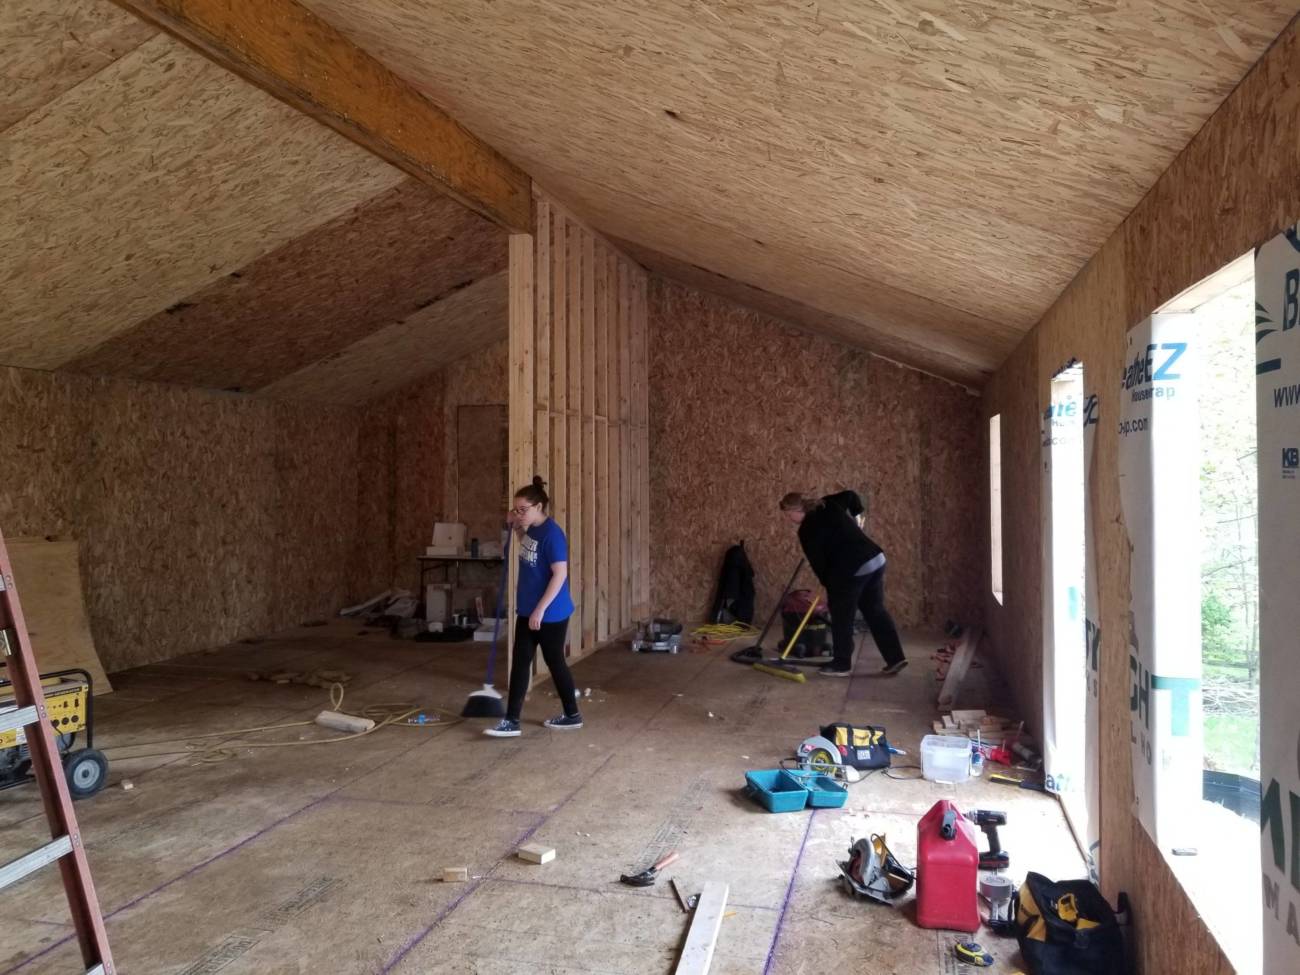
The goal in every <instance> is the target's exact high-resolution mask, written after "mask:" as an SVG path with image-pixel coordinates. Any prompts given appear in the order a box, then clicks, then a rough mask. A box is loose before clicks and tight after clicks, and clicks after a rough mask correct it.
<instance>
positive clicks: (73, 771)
mask: <svg viewBox="0 0 1300 975" xmlns="http://www.w3.org/2000/svg"><path fill="white" fill-rule="evenodd" d="M63 774H64V775H66V776H67V778H68V791H69V792H70V793H72V798H74V799H85V798H87V797H88V796H93V795H94V794H95V793H96V792H98V791H99V790H100V789H102V788H104V783H105V782H106V781H108V759H107V758H105V757H104V753H103V752H101V751H98V750H96V749H94V748H83V749H82V750H81V751H79V752H73V753H72V754H71V755H69V756H68V757H67V758H66V759H65V760H64V762H63Z"/></svg>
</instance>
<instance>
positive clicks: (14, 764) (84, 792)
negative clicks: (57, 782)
mask: <svg viewBox="0 0 1300 975" xmlns="http://www.w3.org/2000/svg"><path fill="white" fill-rule="evenodd" d="M41 689H42V691H43V692H44V694H45V710H46V714H47V715H48V716H49V719H50V724H51V725H52V726H53V728H54V741H55V744H56V745H57V746H58V749H59V754H60V755H61V756H62V757H63V772H64V774H65V775H66V776H67V778H68V791H69V792H70V793H71V794H72V798H74V799H84V798H86V797H87V796H93V795H94V794H95V793H96V792H98V791H99V790H100V789H102V788H103V787H104V783H105V782H106V781H107V780H108V759H106V758H105V757H104V754H103V752H99V751H96V750H95V748H94V744H95V739H94V729H95V721H94V707H93V701H94V688H93V682H92V681H91V677H90V674H88V673H87V672H86V671H84V670H58V671H55V672H54V673H51V674H42V675H41ZM16 710H18V702H17V701H16V700H15V699H14V691H13V686H12V683H11V682H10V681H8V680H5V679H4V678H3V677H0V714H4V713H5V712H6V711H16ZM82 732H85V747H84V748H75V749H74V746H75V745H76V744H77V736H78V735H80V734H81V733H82ZM30 781H32V756H31V753H30V752H29V751H28V750H27V735H26V732H25V730H24V729H22V728H18V729H16V730H14V731H0V789H8V788H11V787H13V786H16V785H22V784H24V783H26V782H30Z"/></svg>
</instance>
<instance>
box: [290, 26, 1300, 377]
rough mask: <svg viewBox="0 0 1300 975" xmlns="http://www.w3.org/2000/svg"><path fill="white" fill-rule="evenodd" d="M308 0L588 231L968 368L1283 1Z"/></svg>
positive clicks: (1023, 318) (1025, 308)
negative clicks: (515, 165) (580, 217)
mask: <svg viewBox="0 0 1300 975" xmlns="http://www.w3.org/2000/svg"><path fill="white" fill-rule="evenodd" d="M306 2H307V4H308V5H309V6H310V7H312V8H313V9H314V10H315V11H316V12H318V13H320V14H321V15H322V16H324V17H325V18H326V19H328V20H330V21H331V22H333V23H334V24H336V25H338V26H339V27H341V28H342V29H344V30H346V31H347V32H349V33H350V34H351V35H352V36H353V38H354V39H355V40H357V41H358V43H360V44H361V45H362V46H363V47H365V48H367V49H368V50H370V51H371V52H372V53H374V54H375V55H377V56H378V57H380V58H381V59H383V60H385V61H386V62H387V63H388V64H389V65H390V66H391V67H393V68H394V69H395V70H396V71H397V72H398V73H399V74H401V75H403V76H404V77H406V78H408V79H409V80H411V81H413V82H414V83H416V84H418V85H420V86H421V87H422V88H423V89H424V90H425V91H426V92H427V93H428V94H429V95H430V96H432V97H433V98H434V99H435V100H436V101H438V102H440V103H441V104H443V105H444V106H445V107H446V108H448V109H449V110H450V111H451V112H452V114H453V115H455V116H457V117H458V118H459V119H460V120H461V121H462V122H463V123H465V124H466V125H467V126H468V127H469V128H470V129H471V130H473V131H475V132H476V133H478V134H479V135H481V136H483V137H484V138H486V139H487V140H488V141H489V142H491V143H493V144H494V145H495V146H497V147H498V148H499V149H501V150H502V151H503V152H505V153H506V155H508V156H510V157H512V158H513V159H514V160H516V161H517V162H519V163H520V164H522V165H523V166H524V168H526V169H528V170H529V171H530V172H531V173H532V174H533V175H534V176H535V177H536V178H537V179H539V180H540V181H541V182H542V183H543V184H544V185H546V186H547V187H548V188H549V189H551V190H552V191H553V192H555V193H556V194H558V195H559V196H560V197H561V198H563V199H565V200H566V201H567V202H569V203H571V204H572V205H573V206H575V207H576V208H577V209H579V210H580V212H582V213H584V215H586V216H587V217H588V218H590V219H592V220H593V221H594V222H595V223H596V224H597V225H598V226H599V227H600V228H601V229H602V230H604V231H606V232H607V233H610V234H612V235H614V236H617V237H621V238H626V239H628V240H630V241H634V242H636V243H637V244H639V245H641V246H642V247H645V248H648V249H649V250H651V251H653V252H657V253H660V254H663V255H665V256H666V257H667V258H668V259H669V260H672V261H677V262H682V263H684V264H685V265H695V266H697V267H699V268H703V269H705V270H707V271H709V272H712V273H714V274H716V275H721V276H723V277H725V278H729V279H732V280H734V281H735V282H738V283H740V284H742V285H748V286H753V287H756V288H759V289H762V290H765V291H768V292H772V293H774V294H776V295H780V296H784V297H785V298H788V299H794V300H796V301H798V302H799V303H801V304H803V305H807V306H810V307H811V308H813V309H815V310H819V311H821V312H825V313H829V314H832V315H834V316H836V317H837V318H840V319H844V320H847V321H849V322H853V321H859V322H861V323H862V324H863V326H864V328H863V331H862V340H863V341H864V344H865V343H866V342H867V341H868V340H869V339H871V338H872V337H873V336H878V335H880V334H882V333H884V334H888V335H890V336H891V337H892V338H893V339H896V340H899V341H906V342H908V343H912V344H916V345H920V346H924V347H927V348H931V349H934V350H936V351H937V352H938V353H939V354H941V355H943V356H947V357H952V358H954V359H956V360H958V361H959V362H960V363H962V364H963V368H964V370H965V371H966V372H967V373H970V374H974V375H979V374H983V373H986V372H987V371H989V370H990V369H991V368H993V367H994V366H996V365H997V364H998V363H999V362H1000V361H1001V360H1002V358H1003V357H1004V356H1005V355H1006V354H1007V352H1008V351H1009V350H1010V348H1011V347H1012V346H1013V345H1014V343H1015V342H1016V340H1017V338H1018V336H1019V335H1021V334H1023V333H1024V332H1025V331H1026V330H1027V329H1029V328H1030V327H1031V326H1032V325H1033V324H1034V322H1035V321H1036V320H1037V319H1038V317H1039V316H1040V315H1041V314H1042V312H1043V311H1044V310H1045V309H1046V308H1047V307H1048V306H1049V304H1050V303H1051V302H1052V301H1053V300H1054V299H1055V298H1056V297H1057V295H1058V294H1059V293H1060V292H1061V291H1062V289H1063V288H1064V287H1065V285H1066V284H1067V283H1068V282H1069V280H1070V279H1071V278H1072V277H1073V275H1074V274H1075V273H1077V271H1078V270H1079V269H1080V267H1081V266H1082V265H1083V263H1084V262H1085V261H1086V260H1087V258H1088V257H1089V256H1091V254H1092V253H1093V252H1095V250H1096V249H1097V248H1098V247H1099V246H1100V244H1101V243H1102V242H1103V241H1104V239H1105V238H1106V237H1107V236H1108V235H1109V233H1110V232H1111V231H1112V230H1113V229H1114V227H1115V226H1117V225H1118V223H1119V222H1120V220H1121V219H1122V218H1123V217H1124V216H1125V214H1126V213H1127V212H1128V211H1129V210H1130V209H1131V208H1132V207H1133V206H1134V205H1135V204H1136V203H1137V201H1138V200H1139V199H1140V198H1141V196H1142V194H1143V193H1144V192H1145V191H1146V189H1147V188H1148V187H1150V185H1151V184H1152V183H1153V182H1154V181H1155V179H1156V178H1157V177H1158V175H1159V174H1160V173H1161V172H1162V171H1163V169H1164V168H1165V167H1166V166H1167V165H1168V164H1169V163H1170V161H1171V160H1172V159H1173V158H1174V156H1175V155H1176V154H1177V153H1178V151H1179V150H1181V148H1182V147H1183V146H1184V145H1185V144H1186V143H1187V141H1188V140H1189V139H1190V138H1191V136H1192V135H1193V134H1194V133H1195V132H1196V130H1197V129H1198V128H1199V127H1200V126H1201V124H1202V123H1203V122H1204V121H1205V119H1206V118H1208V116H1209V115H1210V114H1211V113H1212V112H1213V110H1214V109H1215V108H1216V107H1217V106H1218V105H1219V103H1220V102H1221V101H1222V100H1223V98H1224V97H1225V96H1226V95H1227V93H1228V92H1229V90H1231V88H1232V86H1233V85H1234V84H1235V83H1236V82H1237V81H1238V80H1239V79H1240V78H1241V77H1242V75H1243V74H1244V73H1245V71H1246V70H1247V68H1248V67H1249V65H1250V64H1252V63H1253V62H1254V61H1255V60H1256V59H1257V58H1258V56H1259V55H1260V54H1261V53H1262V52H1263V50H1264V48H1265V47H1266V46H1267V45H1268V43H1269V42H1270V41H1271V40H1272V39H1273V38H1274V37H1275V36H1276V35H1277V34H1278V33H1279V32H1280V30H1281V29H1282V28H1283V27H1284V26H1285V24H1286V23H1287V21H1288V20H1289V19H1290V18H1291V17H1292V16H1294V14H1295V12H1296V11H1295V5H1294V3H1293V2H1290V0H1287V2H1282V0H1261V2H1255V3H1248V4H1242V3H1237V2H1233V0H1134V2H1128V3H1123V4H1116V3H1113V2H1090V0H1036V2H1025V0H968V2H963V3H960V4H953V3H950V2H947V0H919V2H918V0H874V2H873V0H768V2H764V3H755V2H751V0H730V2H726V0H720V2H707V3H706V2H702V0H659V2H655V3H646V2H643V0H494V2H491V3H484V2H482V0H306ZM900 309H901V311H900Z"/></svg>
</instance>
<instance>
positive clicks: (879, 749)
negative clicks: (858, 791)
mask: <svg viewBox="0 0 1300 975" xmlns="http://www.w3.org/2000/svg"><path fill="white" fill-rule="evenodd" d="M820 733H821V736H822V737H823V738H825V739H827V740H828V741H830V743H831V744H833V745H834V746H835V747H836V748H838V749H839V752H840V757H841V758H843V759H844V764H845V765H848V766H851V767H852V768H855V769H857V770H858V771H866V770H868V769H877V768H888V767H889V739H888V738H886V737H885V729H884V728H879V727H876V726H875V725H869V724H864V725H852V724H844V723H843V722H839V723H836V724H828V725H825V726H824V727H822V729H821V732H820Z"/></svg>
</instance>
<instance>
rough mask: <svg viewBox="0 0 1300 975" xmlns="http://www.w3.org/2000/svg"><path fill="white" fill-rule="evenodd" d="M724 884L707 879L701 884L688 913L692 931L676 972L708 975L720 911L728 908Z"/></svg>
mask: <svg viewBox="0 0 1300 975" xmlns="http://www.w3.org/2000/svg"><path fill="white" fill-rule="evenodd" d="M727 893H728V890H727V885H726V884H724V883H722V882H721V881H720V880H710V881H709V882H708V883H706V884H705V885H704V893H702V894H700V900H699V903H698V904H696V905H695V912H694V913H693V914H692V915H691V930H690V931H689V932H688V933H687V935H686V945H685V947H683V948H682V957H681V959H680V960H679V961H678V962H677V967H676V968H675V969H674V972H675V973H676V975H707V973H708V971H709V966H710V965H711V964H713V949H714V948H715V947H716V946H717V944H718V933H719V932H720V931H721V930H722V914H723V911H725V910H726V909H727Z"/></svg>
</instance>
